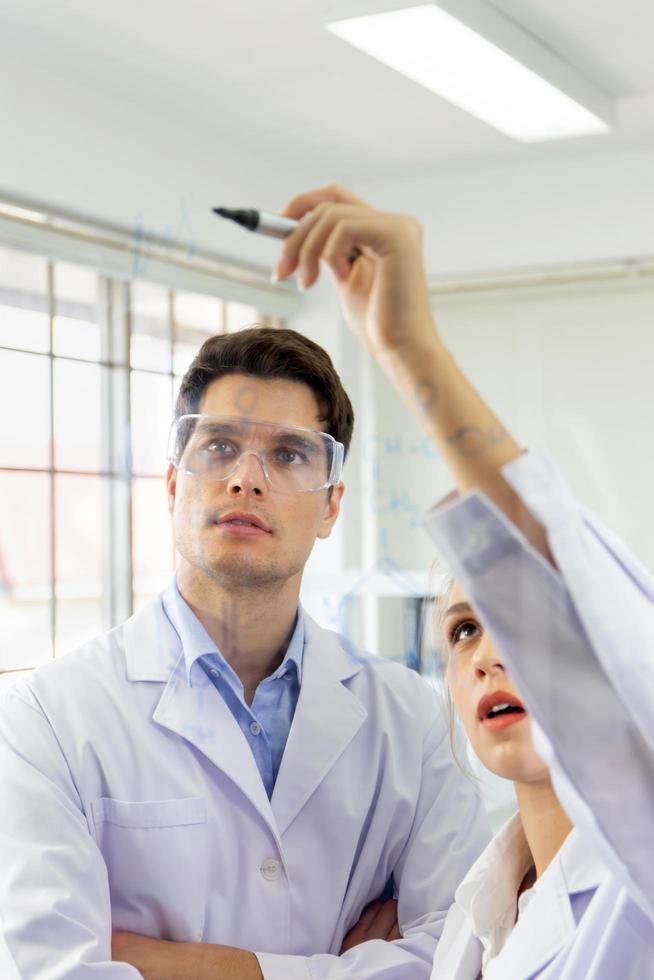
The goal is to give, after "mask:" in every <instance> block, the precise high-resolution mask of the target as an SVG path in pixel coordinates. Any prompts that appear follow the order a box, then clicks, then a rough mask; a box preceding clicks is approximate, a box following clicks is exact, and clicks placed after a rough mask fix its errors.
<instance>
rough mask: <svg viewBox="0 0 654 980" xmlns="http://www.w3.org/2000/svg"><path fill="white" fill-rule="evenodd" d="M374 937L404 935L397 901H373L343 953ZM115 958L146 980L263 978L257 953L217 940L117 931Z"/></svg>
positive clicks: (242, 979)
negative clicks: (173, 939) (192, 940)
mask: <svg viewBox="0 0 654 980" xmlns="http://www.w3.org/2000/svg"><path fill="white" fill-rule="evenodd" d="M371 939H383V940H386V941H388V942H391V941H392V940H393V939H401V933H400V930H399V926H398V923H397V902H396V901H395V900H393V899H390V900H389V901H386V902H381V901H376V902H371V903H370V905H368V906H367V908H365V909H364V911H363V913H362V915H361V918H360V919H359V921H358V922H357V923H356V925H354V926H352V928H351V929H350V931H349V932H348V933H347V935H346V936H345V938H344V940H343V945H342V948H341V953H345V952H347V950H348V949H352V948H353V947H354V946H358V945H360V943H365V942H368V941H369V940H371ZM111 952H112V958H113V959H114V960H118V961H120V962H123V963H129V964H130V965H131V966H133V967H136V969H137V970H138V971H139V973H141V974H142V975H143V977H145V980H188V978H189V977H193V980H263V974H262V972H261V968H260V967H259V961H258V959H257V957H256V955H255V954H254V953H250V952H248V951H247V950H245V949H236V948H235V947H233V946H218V945H215V944H213V943H175V942H168V941H167V940H165V939H151V938H150V937H149V936H140V935H138V934H137V933H134V932H115V933H114V934H113V936H112V943H111Z"/></svg>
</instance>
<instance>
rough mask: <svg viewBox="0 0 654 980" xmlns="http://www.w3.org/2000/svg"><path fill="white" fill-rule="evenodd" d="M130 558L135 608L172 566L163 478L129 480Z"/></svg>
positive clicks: (162, 583)
mask: <svg viewBox="0 0 654 980" xmlns="http://www.w3.org/2000/svg"><path fill="white" fill-rule="evenodd" d="M132 562H133V569H134V604H135V609H136V608H138V607H140V606H141V605H143V603H144V602H145V601H146V600H147V599H149V598H151V597H152V596H154V595H156V594H157V593H158V592H160V591H161V589H164V588H165V587H166V585H167V583H168V581H169V579H170V577H171V575H172V573H173V569H174V550H173V537H172V527H171V520H170V515H169V513H168V505H167V500H166V483H165V480H158V479H154V480H153V479H151V480H138V479H137V480H134V481H133V483H132Z"/></svg>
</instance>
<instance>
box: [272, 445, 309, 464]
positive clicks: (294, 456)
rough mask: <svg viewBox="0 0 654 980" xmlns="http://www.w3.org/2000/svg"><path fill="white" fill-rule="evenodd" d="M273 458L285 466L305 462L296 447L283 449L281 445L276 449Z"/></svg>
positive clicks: (304, 458)
mask: <svg viewBox="0 0 654 980" xmlns="http://www.w3.org/2000/svg"><path fill="white" fill-rule="evenodd" d="M275 458H276V459H277V462H278V463H284V464H285V465H286V466H290V465H292V464H293V463H295V464H298V463H304V462H306V457H305V456H304V455H303V454H302V453H301V452H299V451H298V450H297V449H285V448H284V447H283V446H280V447H279V449H277V451H276V452H275Z"/></svg>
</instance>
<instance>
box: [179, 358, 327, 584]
mask: <svg viewBox="0 0 654 980" xmlns="http://www.w3.org/2000/svg"><path fill="white" fill-rule="evenodd" d="M199 412H200V413H202V414H204V415H229V416H241V417H246V418H253V419H260V420H263V421H269V422H274V423H280V424H287V425H297V426H302V427H304V428H309V429H321V428H322V426H321V422H320V419H319V417H318V403H317V401H316V398H315V395H314V393H313V392H312V390H311V389H310V388H309V387H308V386H307V385H305V384H302V383H301V382H296V381H287V380H282V379H273V380H269V379H263V378H252V377H248V376H245V375H241V374H230V375H225V376H224V377H222V378H217V379H216V380H215V381H212V382H211V383H210V384H209V386H208V387H207V389H206V391H205V394H204V398H203V399H202V403H201V405H200V407H199ZM167 485H168V506H169V510H170V513H171V515H172V518H173V530H174V536H175V546H176V548H177V551H178V552H179V555H180V564H179V573H180V575H182V576H183V578H184V580H185V582H186V583H187V584H190V582H191V581H194V582H196V583H197V585H198V586H204V587H205V588H206V587H207V586H208V585H209V580H212V581H214V582H216V583H217V584H219V585H220V586H221V587H223V588H230V589H234V590H236V589H253V590H256V589H257V588H266V587H269V586H271V585H274V584H275V583H277V584H279V585H280V586H281V585H282V584H283V583H284V582H287V581H288V580H289V579H292V578H296V579H297V586H298V588H299V584H300V579H301V575H302V570H303V568H304V565H305V563H306V561H307V559H308V557H309V554H310V552H311V549H312V548H313V544H314V542H315V540H316V538H317V537H318V538H326V537H328V535H329V534H330V532H331V529H332V526H333V524H334V521H335V520H336V518H337V516H338V511H339V507H340V500H341V497H342V495H343V485H342V484H339V485H338V486H336V487H334V488H333V490H332V494H331V496H330V495H329V494H328V491H327V490H320V491H317V492H314V493H302V492H300V493H297V492H296V493H281V492H279V491H277V490H275V489H274V488H273V487H271V486H270V485H269V483H268V481H267V480H266V477H265V475H264V472H263V469H262V467H261V464H260V462H259V460H258V459H257V458H256V457H255V456H254V455H246V456H244V457H243V459H242V460H241V461H240V463H239V465H238V466H237V468H236V470H235V472H234V473H233V474H232V475H231V476H229V477H227V478H226V479H224V480H209V479H207V478H205V477H200V476H195V475H192V474H189V473H185V472H182V471H178V470H176V469H175V468H174V467H173V466H172V465H171V466H170V467H169V469H168V475H167ZM234 513H236V514H240V515H249V516H251V517H253V518H256V519H257V521H259V522H261V523H262V524H263V525H264V528H265V530H257V529H253V528H251V527H250V528H248V527H243V526H241V525H239V524H238V523H232V524H230V523H225V522H224V518H225V516H228V515H230V514H234Z"/></svg>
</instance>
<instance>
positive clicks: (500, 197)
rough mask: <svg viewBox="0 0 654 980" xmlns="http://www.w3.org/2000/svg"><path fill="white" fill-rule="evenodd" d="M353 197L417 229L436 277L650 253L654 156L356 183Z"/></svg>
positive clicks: (630, 153) (634, 152)
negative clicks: (405, 216) (403, 216)
mask: <svg viewBox="0 0 654 980" xmlns="http://www.w3.org/2000/svg"><path fill="white" fill-rule="evenodd" d="M357 189H358V190H359V192H360V193H361V194H363V195H364V196H365V197H367V198H368V199H369V200H370V201H371V202H373V203H375V204H376V205H377V206H378V207H382V208H387V209H388V210H396V211H403V212H407V213H409V214H415V215H416V216H417V217H418V218H419V219H420V220H421V221H422V223H423V226H424V229H425V252H426V265H427V270H428V272H429V274H430V275H432V276H439V275H446V274H449V273H458V272H466V271H478V270H489V269H491V270H493V269H517V268H520V267H524V266H540V265H552V264H554V265H558V264H562V263H566V262H590V261H599V260H604V259H613V258H623V257H628V256H639V255H651V254H652V253H654V232H653V230H652V229H654V148H640V149H630V150H623V151H621V152H617V151H616V152H613V153H608V152H607V153H598V152H595V153H590V152H587V153H586V154H585V155H582V154H580V155H579V156H577V157H573V158H567V157H561V158H556V157H554V158H549V159H547V160H542V161H535V160H532V161H530V162H528V163H524V164H522V165H521V166H508V167H499V166H498V167H496V168H493V169H489V170H470V169H469V170H464V171H463V172H456V173H451V172H450V173H442V174H433V175H426V176H425V177H423V178H422V179H416V178H412V179H411V180H404V179H402V178H401V177H398V178H397V179H395V180H392V181H384V182H383V183H377V182H374V181H372V182H367V181H365V180H362V181H361V183H360V184H359V186H358V188H357Z"/></svg>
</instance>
